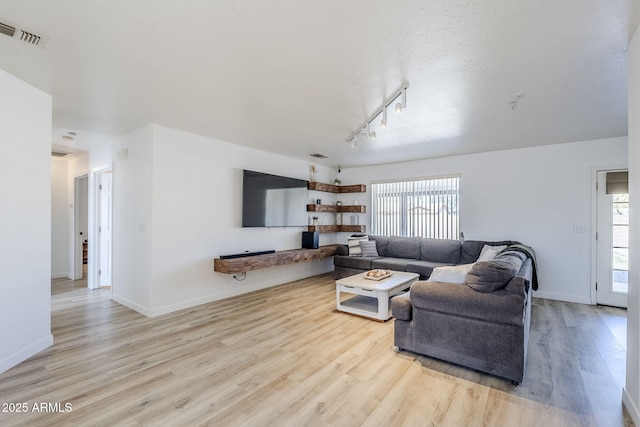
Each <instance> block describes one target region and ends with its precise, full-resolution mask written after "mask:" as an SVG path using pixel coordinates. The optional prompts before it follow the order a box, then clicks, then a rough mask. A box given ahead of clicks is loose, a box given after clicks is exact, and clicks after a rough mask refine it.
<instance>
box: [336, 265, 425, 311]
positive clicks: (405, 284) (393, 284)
mask: <svg viewBox="0 0 640 427" xmlns="http://www.w3.org/2000/svg"><path fill="white" fill-rule="evenodd" d="M365 274H366V273H360V274H356V275H355V276H349V277H345V278H344V279H340V280H337V281H336V309H337V310H338V311H343V312H345V313H351V314H357V315H359V316H364V317H369V318H371V319H376V320H380V321H385V320H388V319H390V318H391V310H390V305H389V299H390V298H391V297H392V296H394V295H398V294H401V293H402V292H404V291H406V290H407V289H409V288H410V287H411V284H412V283H413V282H415V281H416V280H418V277H419V275H418V274H417V273H405V272H404V271H394V272H393V274H392V275H391V276H390V277H387V278H386V279H382V280H380V281H376V280H369V279H365V278H364V275H365ZM341 293H345V294H353V295H355V296H353V297H351V298H348V299H345V300H344V301H340V299H341V298H340V294H341Z"/></svg>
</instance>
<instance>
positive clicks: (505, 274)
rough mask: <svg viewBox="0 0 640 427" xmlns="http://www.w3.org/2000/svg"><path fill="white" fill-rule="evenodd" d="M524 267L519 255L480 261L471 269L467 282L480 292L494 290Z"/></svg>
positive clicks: (502, 286)
mask: <svg viewBox="0 0 640 427" xmlns="http://www.w3.org/2000/svg"><path fill="white" fill-rule="evenodd" d="M520 267H522V259H520V258H519V257H517V256H503V257H500V258H497V259H493V260H491V261H479V262H476V263H475V264H474V266H473V267H472V268H471V270H469V273H468V274H467V277H466V279H465V282H466V284H467V285H468V286H469V287H470V288H471V289H474V290H476V291H478V292H485V293H489V292H494V291H497V290H498V289H502V288H504V287H505V286H507V283H509V281H510V280H511V279H512V278H513V277H514V276H515V275H516V274H517V273H518V271H519V270H520Z"/></svg>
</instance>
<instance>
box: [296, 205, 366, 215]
mask: <svg viewBox="0 0 640 427" xmlns="http://www.w3.org/2000/svg"><path fill="white" fill-rule="evenodd" d="M307 212H352V213H365V212H367V207H366V206H364V205H353V206H345V205H342V206H338V205H316V204H309V205H307Z"/></svg>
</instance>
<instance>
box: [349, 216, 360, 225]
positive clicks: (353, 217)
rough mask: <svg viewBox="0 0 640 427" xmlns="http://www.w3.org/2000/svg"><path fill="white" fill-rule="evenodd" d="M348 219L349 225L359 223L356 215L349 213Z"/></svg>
mask: <svg viewBox="0 0 640 427" xmlns="http://www.w3.org/2000/svg"><path fill="white" fill-rule="evenodd" d="M350 220H351V225H358V224H359V223H360V218H358V215H351V217H350Z"/></svg>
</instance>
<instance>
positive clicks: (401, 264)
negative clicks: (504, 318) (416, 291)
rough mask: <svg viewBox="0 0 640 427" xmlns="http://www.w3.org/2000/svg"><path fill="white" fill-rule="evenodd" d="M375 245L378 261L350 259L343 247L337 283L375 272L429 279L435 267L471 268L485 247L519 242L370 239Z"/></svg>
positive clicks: (335, 263)
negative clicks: (391, 272) (392, 271)
mask: <svg viewBox="0 0 640 427" xmlns="http://www.w3.org/2000/svg"><path fill="white" fill-rule="evenodd" d="M367 237H368V240H369V241H375V242H376V249H377V252H378V256H377V257H361V256H349V247H348V246H347V245H340V246H339V247H338V252H337V254H336V256H335V257H334V258H333V266H334V269H333V275H334V278H335V279H336V280H338V279H342V278H343V277H348V276H353V275H354V274H358V273H362V272H365V271H368V270H372V269H375V268H381V269H388V270H394V271H407V272H410V273H418V274H419V275H420V278H422V279H426V278H428V277H429V276H430V275H431V271H433V269H434V268H435V267H441V266H446V265H457V264H469V263H472V262H474V261H475V260H477V259H478V257H479V256H480V251H481V250H482V248H483V247H484V245H485V244H487V245H493V246H501V245H511V244H514V243H518V242H513V241H510V240H509V241H501V242H484V241H480V240H465V241H462V242H461V241H460V240H446V239H425V238H422V237H395V236H394V237H388V236H373V235H369V236H367Z"/></svg>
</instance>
